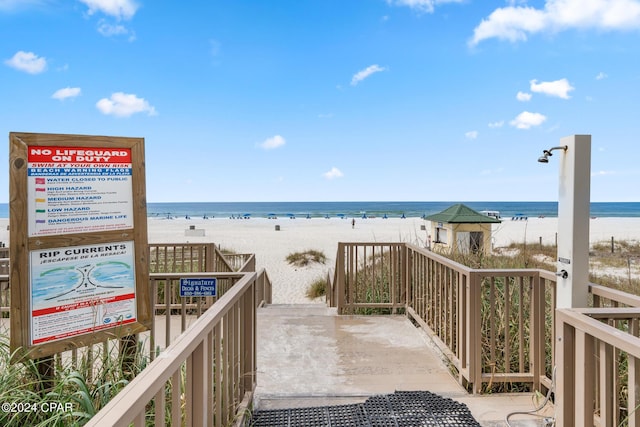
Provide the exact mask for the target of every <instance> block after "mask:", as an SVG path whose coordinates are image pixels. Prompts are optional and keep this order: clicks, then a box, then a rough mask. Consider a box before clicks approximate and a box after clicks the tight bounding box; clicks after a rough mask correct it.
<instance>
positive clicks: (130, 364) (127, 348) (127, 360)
mask: <svg viewBox="0 0 640 427" xmlns="http://www.w3.org/2000/svg"><path fill="white" fill-rule="evenodd" d="M137 351H138V335H127V336H124V337H122V338H120V360H122V374H123V375H124V377H125V378H126V379H127V380H129V381H131V380H132V379H134V378H135V376H136V353H137Z"/></svg>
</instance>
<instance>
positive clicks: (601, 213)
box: [0, 201, 640, 218]
mask: <svg viewBox="0 0 640 427" xmlns="http://www.w3.org/2000/svg"><path fill="white" fill-rule="evenodd" d="M456 203H464V204H465V205H467V206H469V207H470V208H471V209H475V210H477V211H483V210H491V211H499V212H500V215H501V216H502V217H503V218H508V217H513V216H515V215H524V216H529V217H539V216H545V217H556V216H558V203H557V202H464V201H463V202H456V201H451V202H197V203H148V205H147V216H149V217H160V218H163V217H173V218H178V217H182V218H184V217H185V216H190V217H194V218H195V217H205V216H206V217H207V218H229V217H232V216H233V217H238V216H241V217H243V216H248V217H251V218H266V217H268V216H270V215H275V216H277V217H287V216H295V217H296V218H306V217H307V216H309V217H311V218H324V217H339V216H346V217H350V218H351V217H356V218H360V217H362V216H363V215H367V217H383V216H384V215H387V216H388V217H389V218H393V217H396V218H397V217H401V216H402V215H403V214H404V215H405V216H406V217H421V216H424V215H431V214H434V213H438V212H441V211H443V210H444V209H446V208H448V207H449V206H451V205H453V204H456ZM591 216H593V217H640V202H613V203H609V202H606V203H605V202H597V203H591ZM8 217H9V205H8V204H7V203H0V218H8Z"/></svg>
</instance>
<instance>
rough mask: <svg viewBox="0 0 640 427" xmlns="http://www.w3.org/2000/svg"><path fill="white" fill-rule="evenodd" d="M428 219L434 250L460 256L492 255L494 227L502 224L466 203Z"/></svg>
mask: <svg viewBox="0 0 640 427" xmlns="http://www.w3.org/2000/svg"><path fill="white" fill-rule="evenodd" d="M425 219H426V220H427V221H431V238H432V248H433V249H440V250H441V249H444V250H450V251H452V252H459V253H480V252H482V253H484V254H488V253H489V252H491V225H492V224H495V223H500V220H499V219H496V218H493V217H490V216H487V215H483V214H481V213H479V212H477V211H474V210H473V209H471V208H470V207H468V206H466V205H463V204H462V203H459V204H456V205H453V206H450V207H448V208H447V209H445V210H443V211H442V212H440V213H437V214H433V215H429V216H427V217H426V218H425Z"/></svg>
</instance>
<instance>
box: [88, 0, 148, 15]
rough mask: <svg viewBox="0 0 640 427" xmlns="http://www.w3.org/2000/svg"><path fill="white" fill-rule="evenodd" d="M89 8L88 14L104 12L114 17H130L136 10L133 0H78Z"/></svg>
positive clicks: (136, 6)
mask: <svg viewBox="0 0 640 427" xmlns="http://www.w3.org/2000/svg"><path fill="white" fill-rule="evenodd" d="M80 1H81V2H82V3H84V4H85V5H86V6H87V7H88V8H89V12H88V13H89V15H93V14H95V13H96V12H101V13H104V14H105V15H109V16H111V17H113V18H116V19H131V18H133V15H135V14H136V11H137V10H138V4H137V3H136V2H135V1H133V0H80Z"/></svg>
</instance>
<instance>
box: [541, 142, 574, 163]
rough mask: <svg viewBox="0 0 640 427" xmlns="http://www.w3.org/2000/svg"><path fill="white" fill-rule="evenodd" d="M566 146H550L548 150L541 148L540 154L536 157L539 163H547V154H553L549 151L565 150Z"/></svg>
mask: <svg viewBox="0 0 640 427" xmlns="http://www.w3.org/2000/svg"><path fill="white" fill-rule="evenodd" d="M567 148H568V147H567V146H566V145H561V146H559V147H552V148H550V149H548V150H542V156H540V157H538V162H540V163H549V156H553V154H551V152H552V151H553V150H564V151H567Z"/></svg>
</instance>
